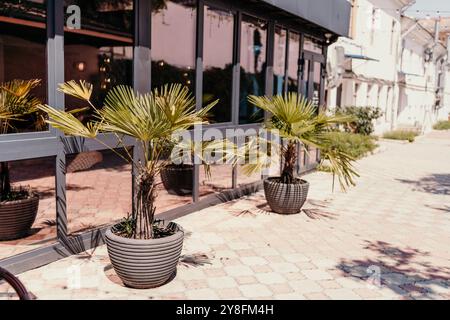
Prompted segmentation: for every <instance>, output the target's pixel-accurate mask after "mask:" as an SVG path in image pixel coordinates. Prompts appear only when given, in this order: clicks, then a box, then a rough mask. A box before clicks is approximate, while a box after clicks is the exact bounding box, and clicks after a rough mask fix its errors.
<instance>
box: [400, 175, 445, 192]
mask: <svg viewBox="0 0 450 320" xmlns="http://www.w3.org/2000/svg"><path fill="white" fill-rule="evenodd" d="M396 180H397V181H400V182H402V183H406V184H410V185H412V186H413V190H414V191H421V192H427V193H432V194H439V195H450V174H442V173H435V174H431V175H429V176H426V177H424V178H422V179H419V180H407V179H396Z"/></svg>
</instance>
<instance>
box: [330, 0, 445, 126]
mask: <svg viewBox="0 0 450 320" xmlns="http://www.w3.org/2000/svg"><path fill="white" fill-rule="evenodd" d="M406 2H407V1H406V0H403V1H402V0H357V1H356V3H355V7H354V12H353V14H354V24H355V28H353V39H349V38H340V39H339V40H338V41H337V42H336V43H335V44H333V45H332V46H330V48H329V50H328V52H329V63H330V65H329V69H330V74H331V79H330V80H331V81H330V88H329V91H330V93H329V99H328V106H329V107H330V108H333V107H334V106H335V105H336V104H338V103H337V101H336V99H337V98H338V94H337V88H338V86H339V85H342V99H341V103H340V104H341V106H350V105H357V106H373V107H379V108H381V109H382V111H383V113H384V115H383V117H382V118H380V119H378V120H377V121H376V125H375V129H376V131H375V133H376V134H382V133H383V132H384V131H388V130H392V129H396V128H412V127H419V128H421V129H422V131H423V132H426V131H429V130H431V129H432V126H433V124H434V123H435V122H437V121H438V120H442V119H447V118H448V117H449V112H450V74H449V71H448V69H449V68H448V67H447V68H446V69H445V72H446V76H445V79H446V82H445V85H446V87H445V90H444V95H443V103H442V104H443V106H442V107H441V108H437V107H436V106H435V104H436V90H437V83H438V79H437V75H438V71H439V70H440V69H441V66H440V64H439V62H438V60H440V59H442V58H444V59H447V57H446V56H445V49H444V47H443V46H442V45H441V44H438V45H437V46H436V47H435V48H434V59H433V60H432V61H431V62H428V63H426V62H425V60H424V56H425V49H426V48H427V47H429V46H430V45H431V46H432V45H433V43H434V37H433V35H432V34H430V33H429V32H428V31H426V30H425V29H423V28H421V27H416V28H412V29H411V30H412V31H411V32H407V33H406V34H403V35H402V32H405V24H407V25H406V28H407V29H408V27H409V25H408V24H410V25H411V26H412V25H414V23H415V21H412V20H411V19H409V18H405V17H401V16H400V12H399V10H398V9H400V8H401V6H402V4H403V5H404V4H405V3H406ZM408 19H409V20H408ZM402 29H403V30H402ZM340 47H342V48H344V50H345V53H346V54H353V55H361V56H366V57H368V58H371V59H376V60H377V61H367V60H363V59H343V58H342V55H341V56H339V55H337V52H339V51H338V50H337V49H338V48H340ZM437 58H439V59H437ZM342 60H343V61H342Z"/></svg>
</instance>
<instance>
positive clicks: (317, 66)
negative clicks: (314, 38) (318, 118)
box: [312, 61, 322, 107]
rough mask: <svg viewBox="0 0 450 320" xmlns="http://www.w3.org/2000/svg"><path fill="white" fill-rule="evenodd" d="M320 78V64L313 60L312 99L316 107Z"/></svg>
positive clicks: (318, 99) (318, 100)
mask: <svg viewBox="0 0 450 320" xmlns="http://www.w3.org/2000/svg"><path fill="white" fill-rule="evenodd" d="M321 78H322V64H321V63H320V62H317V61H314V90H313V96H312V101H313V103H314V105H315V106H316V107H318V106H319V104H320V82H321Z"/></svg>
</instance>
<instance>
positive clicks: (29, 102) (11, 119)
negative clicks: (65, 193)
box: [0, 80, 42, 241]
mask: <svg viewBox="0 0 450 320" xmlns="http://www.w3.org/2000/svg"><path fill="white" fill-rule="evenodd" d="M39 84H40V80H13V81H10V82H6V83H2V84H0V134H8V133H13V132H15V131H16V127H15V125H17V124H18V123H20V122H22V123H27V122H26V121H24V120H25V119H24V118H25V117H26V116H30V117H32V114H36V113H37V111H38V109H37V106H38V105H40V103H41V102H40V101H39V99H37V98H36V97H34V96H33V95H32V94H31V91H32V90H33V89H34V88H35V87H37V86H38V85H39ZM34 120H35V121H33V123H32V125H33V126H35V127H37V129H40V127H39V126H40V124H41V123H42V122H41V121H36V120H37V119H34ZM10 181H11V180H10V169H9V164H8V162H1V163H0V241H4V240H12V239H18V238H21V237H24V236H26V235H27V233H28V232H29V230H30V228H31V226H32V225H33V223H34V221H35V219H36V214H37V210H38V206H39V197H38V195H37V194H35V193H33V192H32V191H31V190H30V189H28V188H24V187H19V188H13V187H12V186H11V182H10Z"/></svg>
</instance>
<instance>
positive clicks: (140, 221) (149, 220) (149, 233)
mask: <svg viewBox="0 0 450 320" xmlns="http://www.w3.org/2000/svg"><path fill="white" fill-rule="evenodd" d="M136 186H137V190H136V199H135V210H133V215H134V219H135V230H134V234H133V237H134V238H136V239H152V238H153V236H154V234H153V222H154V218H155V211H156V207H155V199H156V188H155V187H156V185H155V177H154V176H152V175H150V174H148V173H147V172H142V173H141V174H140V175H139V176H138V177H137V183H136Z"/></svg>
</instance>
